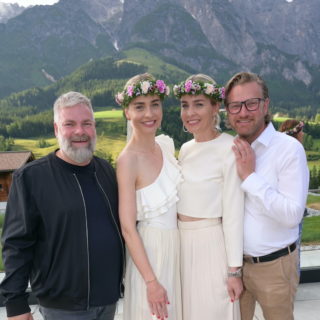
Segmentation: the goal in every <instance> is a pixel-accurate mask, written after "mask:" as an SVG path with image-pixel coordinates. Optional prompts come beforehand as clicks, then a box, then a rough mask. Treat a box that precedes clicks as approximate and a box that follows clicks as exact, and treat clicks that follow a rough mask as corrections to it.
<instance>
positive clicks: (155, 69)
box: [119, 48, 189, 81]
mask: <svg viewBox="0 0 320 320" xmlns="http://www.w3.org/2000/svg"><path fill="white" fill-rule="evenodd" d="M123 53H124V55H125V56H126V58H125V59H123V61H130V62H136V63H139V64H143V65H146V66H148V72H149V73H151V74H153V75H160V74H161V75H163V74H165V75H168V76H170V74H175V75H176V76H178V78H181V79H179V81H182V80H183V79H185V78H186V77H188V76H189V74H188V73H187V72H185V71H184V70H182V69H180V68H178V67H176V66H174V65H172V64H169V63H166V62H164V61H163V60H162V59H160V58H158V57H156V56H155V55H153V54H151V53H150V52H148V51H146V50H144V49H140V48H133V49H128V50H125V51H124V52H123ZM121 61H122V60H120V61H119V63H121Z"/></svg>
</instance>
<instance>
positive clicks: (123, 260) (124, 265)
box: [94, 172, 126, 295]
mask: <svg viewBox="0 0 320 320" xmlns="http://www.w3.org/2000/svg"><path fill="white" fill-rule="evenodd" d="M94 176H95V178H96V180H97V183H98V186H99V188H100V189H101V191H102V193H103V194H104V196H105V198H106V199H107V202H108V206H109V209H110V213H111V217H112V221H113V223H114V225H115V226H116V229H117V232H118V236H119V240H120V243H121V248H122V264H123V268H122V279H123V278H124V271H125V268H126V261H125V257H124V246H123V242H122V238H121V233H120V230H119V227H118V225H117V223H116V220H115V218H114V215H113V210H112V207H111V204H110V200H109V198H108V196H107V194H106V193H105V192H104V190H103V188H102V186H101V184H100V182H99V180H98V177H97V174H96V172H95V173H94ZM119 285H120V295H122V294H121V292H122V288H121V285H122V281H121V282H120V284H119Z"/></svg>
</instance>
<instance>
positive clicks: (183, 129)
mask: <svg viewBox="0 0 320 320" xmlns="http://www.w3.org/2000/svg"><path fill="white" fill-rule="evenodd" d="M182 131H183V132H189V131H188V130H187V129H186V127H185V126H184V124H183V125H182Z"/></svg>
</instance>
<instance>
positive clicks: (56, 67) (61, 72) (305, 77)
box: [0, 0, 320, 107]
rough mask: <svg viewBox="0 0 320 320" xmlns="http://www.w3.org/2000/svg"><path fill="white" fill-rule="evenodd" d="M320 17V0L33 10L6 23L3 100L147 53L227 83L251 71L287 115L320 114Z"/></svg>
mask: <svg viewBox="0 0 320 320" xmlns="http://www.w3.org/2000/svg"><path fill="white" fill-rule="evenodd" d="M0 8H1V7H0ZM0 12H1V10H0ZM319 18H320V1H318V0H293V1H292V2H288V1H286V0H60V1H59V2H58V3H57V4H55V5H52V6H34V7H30V8H27V9H25V10H23V11H22V12H21V13H20V14H18V15H16V16H14V17H13V18H10V19H9V17H8V20H7V21H6V20H4V18H2V20H0V21H6V22H5V23H0V83H1V85H0V97H5V96H7V95H9V94H10V93H12V92H17V91H20V90H23V89H27V88H31V87H34V86H40V87H41V86H46V85H49V84H51V83H52V82H54V81H56V80H58V79H61V78H63V77H65V76H66V75H68V74H70V73H71V72H72V71H74V70H75V69H76V68H77V67H79V66H80V65H82V64H84V63H86V62H88V61H90V60H95V59H98V58H101V57H107V56H109V57H115V58H121V57H122V55H123V52H124V51H125V50H128V49H130V48H143V49H144V50H147V51H149V52H150V53H152V54H153V55H154V56H157V57H161V59H163V60H164V61H166V62H168V63H171V64H173V65H176V66H178V67H180V68H181V69H183V70H185V71H186V72H187V73H194V72H203V73H207V74H209V75H211V76H213V77H214V78H215V79H216V80H217V81H219V82H225V81H226V80H227V79H228V78H229V77H230V76H231V75H232V74H233V73H235V72H238V71H241V70H251V71H253V72H256V73H259V74H261V75H262V76H263V77H264V78H265V79H266V80H267V81H268V83H270V87H271V88H270V89H271V90H275V91H276V94H275V97H279V98H278V101H276V103H277V104H279V105H280V106H281V105H282V106H284V105H286V106H287V107H288V106H291V105H292V106H297V105H309V104H310V105H313V106H316V105H318V106H319V96H320V89H319V88H320V31H319V30H320V19H319ZM175 80H176V79H173V81H175Z"/></svg>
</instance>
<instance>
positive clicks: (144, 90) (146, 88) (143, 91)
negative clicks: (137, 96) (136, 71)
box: [141, 81, 150, 94]
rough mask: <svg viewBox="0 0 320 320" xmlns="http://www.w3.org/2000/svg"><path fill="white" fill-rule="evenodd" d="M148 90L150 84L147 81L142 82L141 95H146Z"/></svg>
mask: <svg viewBox="0 0 320 320" xmlns="http://www.w3.org/2000/svg"><path fill="white" fill-rule="evenodd" d="M149 88H150V82H149V81H142V82H141V90H142V94H147V93H148V90H149Z"/></svg>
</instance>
